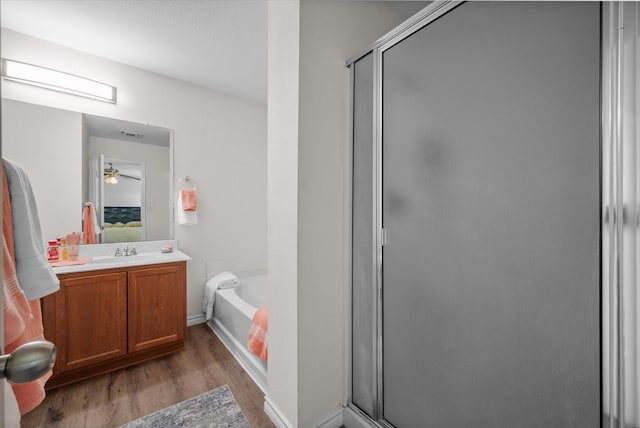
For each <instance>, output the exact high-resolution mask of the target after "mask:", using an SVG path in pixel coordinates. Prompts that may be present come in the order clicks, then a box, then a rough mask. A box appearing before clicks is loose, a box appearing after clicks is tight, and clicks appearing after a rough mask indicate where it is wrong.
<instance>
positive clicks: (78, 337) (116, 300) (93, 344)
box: [55, 272, 127, 372]
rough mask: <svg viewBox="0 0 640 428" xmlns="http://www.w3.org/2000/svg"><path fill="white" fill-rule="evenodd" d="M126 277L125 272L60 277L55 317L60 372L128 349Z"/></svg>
mask: <svg viewBox="0 0 640 428" xmlns="http://www.w3.org/2000/svg"><path fill="white" fill-rule="evenodd" d="M126 281H127V277H126V273H124V272H120V273H106V274H94V275H86V276H79V277H76V278H69V279H63V280H61V281H60V291H58V293H56V321H55V322H56V333H57V334H56V336H57V337H56V339H57V343H56V345H57V346H58V365H57V367H58V370H59V371H60V372H64V371H67V370H72V369H76V368H79V367H84V366H88V365H91V364H94V363H98V362H101V361H105V360H108V359H111V358H114V357H118V356H121V355H125V354H126V353H127V336H126V323H127V312H126V308H127V302H126V297H127V296H126V290H127V283H126Z"/></svg>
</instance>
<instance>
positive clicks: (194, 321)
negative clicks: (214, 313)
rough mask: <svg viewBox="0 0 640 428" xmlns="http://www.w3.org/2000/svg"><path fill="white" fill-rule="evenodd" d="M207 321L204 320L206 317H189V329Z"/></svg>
mask: <svg viewBox="0 0 640 428" xmlns="http://www.w3.org/2000/svg"><path fill="white" fill-rule="evenodd" d="M205 322H207V320H205V319H204V315H193V316H190V317H187V327H191V326H192V325H196V324H204V323H205Z"/></svg>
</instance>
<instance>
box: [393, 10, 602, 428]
mask: <svg viewBox="0 0 640 428" xmlns="http://www.w3.org/2000/svg"><path fill="white" fill-rule="evenodd" d="M599 29H600V6H599V4H598V3H595V2H593V3H581V2H569V3H558V2H531V3H529V2H495V3H493V2H469V3H464V4H462V5H461V6H459V7H457V8H455V9H453V10H452V11H450V12H448V13H447V14H445V15H444V16H442V17H440V18H438V19H437V20H435V21H434V22H431V23H429V24H428V25H426V26H425V27H423V28H422V29H421V30H419V31H418V32H416V33H414V34H412V35H410V36H408V37H407V38H405V39H404V40H402V41H400V42H399V43H397V44H395V45H393V46H391V47H388V48H385V50H384V51H383V52H382V226H383V227H384V228H385V229H386V231H387V236H388V239H387V243H386V244H385V246H384V247H383V250H382V260H383V261H382V272H383V275H382V300H383V309H382V311H383V316H382V319H383V345H382V355H383V397H382V399H383V415H382V416H383V419H384V420H386V421H388V422H389V423H390V424H392V425H394V426H396V427H398V428H409V427H467V426H468V427H471V426H473V427H509V428H511V427H515V426H517V427H563V428H566V427H580V428H583V427H598V426H599V425H600V174H599V167H600V99H599V96H600V87H599V85H600V30H599Z"/></svg>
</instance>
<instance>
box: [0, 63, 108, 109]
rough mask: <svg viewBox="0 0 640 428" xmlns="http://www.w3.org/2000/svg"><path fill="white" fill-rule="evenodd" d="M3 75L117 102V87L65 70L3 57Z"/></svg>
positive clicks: (26, 82) (21, 81)
mask: <svg viewBox="0 0 640 428" xmlns="http://www.w3.org/2000/svg"><path fill="white" fill-rule="evenodd" d="M2 77H4V78H5V79H6V80H10V81H13V82H18V83H24V84H27V85H32V86H37V87H40V88H45V89H51V90H54V91H58V92H64V93H67V94H72V95H78V96H81V97H86V98H91V99H94V100H99V101H104V102H108V103H112V104H115V103H116V92H117V90H116V88H115V87H114V86H110V85H107V84H105V83H100V82H96V81H95V80H91V79H87V78H84V77H80V76H76V75H73V74H69V73H65V72H64V71H58V70H53V69H50V68H45V67H40V66H38V65H33V64H27V63H25V62H20V61H14V60H12V59H6V58H2Z"/></svg>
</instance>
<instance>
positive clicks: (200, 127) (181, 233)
mask: <svg viewBox="0 0 640 428" xmlns="http://www.w3.org/2000/svg"><path fill="white" fill-rule="evenodd" d="M1 42H2V45H1V51H2V56H3V57H5V58H11V59H15V60H18V61H24V62H29V63H34V64H39V65H42V66H45V67H49V68H54V69H58V70H62V71H67V72H71V73H73V74H78V75H81V76H84V77H88V78H91V79H94V80H97V81H101V82H105V83H108V84H111V85H114V86H117V88H118V102H117V104H108V103H103V102H99V101H93V100H89V99H84V98H80V97H75V96H72V95H67V94H62V93H57V92H53V91H48V90H44V89H40V88H35V87H30V86H26V85H22V84H19V83H14V82H8V81H5V80H4V79H3V80H2V97H3V98H7V99H13V100H19V101H24V102H28V103H33V104H41V105H45V106H50V107H55V108H60V109H64V110H70V111H76V112H85V113H89V114H93V115H99V116H106V117H111V118H116V119H122V120H128V121H132V122H140V123H148V124H150V125H155V126H161V127H165V128H170V129H173V130H174V171H175V179H176V180H177V179H179V178H180V177H183V176H185V175H189V176H191V177H192V178H193V179H194V180H195V181H196V183H197V184H198V202H199V203H198V219H199V224H198V225H196V226H178V225H176V227H175V238H176V239H178V241H179V245H180V249H182V250H183V251H185V252H186V253H187V254H189V255H190V256H191V257H192V258H193V260H192V261H190V262H189V263H188V285H187V314H188V316H189V317H197V316H200V315H201V312H200V311H201V305H202V291H203V287H204V279H205V265H206V263H207V262H210V263H209V265H210V266H211V267H212V268H215V269H223V268H225V266H228V265H230V264H231V265H233V266H234V268H235V269H243V270H251V269H260V268H264V267H265V266H266V251H267V246H266V235H267V233H266V230H267V221H266V212H267V209H266V205H267V193H266V191H267V187H266V177H267V173H266V159H267V155H266V136H267V115H266V106H265V105H262V104H257V103H254V102H250V101H246V100H243V99H240V98H237V97H231V96H226V95H222V94H219V93H217V92H214V91H211V90H207V89H204V88H201V87H198V86H195V85H191V84H188V83H185V82H181V81H177V80H174V79H169V78H166V77H163V76H160V75H157V74H153V73H149V72H146V71H143V70H140V69H137V68H133V67H129V66H126V65H123V64H119V63H114V62H111V61H107V60H104V59H101V58H98V57H95V56H92V55H88V54H85V53H82V52H79V51H75V50H71V49H67V48H63V47H61V46H57V45H54V44H51V43H47V42H44V41H42V40H38V39H34V38H32V37H28V36H25V35H22V34H20V33H16V32H13V31H9V30H6V29H4V28H3V29H2V40H1ZM168 60H170V58H168ZM3 115H4V112H3ZM3 120H4V118H3ZM79 126H80V125H79ZM80 135H82V134H81V133H80ZM79 144H81V143H79ZM79 147H80V146H79ZM45 150H47V151H50V150H55V147H47V146H46V144H45V145H43V146H42V147H39V148H38V155H37V156H38V159H40V156H39V153H41V152H42V151H45ZM64 156H68V157H69V159H71V160H72V161H71V162H72V164H73V165H74V166H73V168H78V174H77V175H76V177H79V176H80V169H81V160H80V159H81V148H78V151H77V153H75V152H66V153H64ZM34 157H35V156H34ZM42 162H43V163H46V162H45V160H44V157H43V160H42ZM76 165H77V167H76ZM29 172H30V175H31V176H32V177H31V178H32V180H33V181H34V183H37V182H39V181H40V180H44V179H46V177H48V174H49V173H48V172H47V171H46V169H45V168H38V169H37V170H35V171H29ZM69 186H71V187H68V189H70V188H72V189H74V190H73V192H76V190H75V187H76V186H78V189H79V190H78V191H77V193H78V195H77V198H76V197H75V196H74V199H73V200H74V201H75V200H77V201H78V203H79V201H81V198H82V194H81V192H82V191H81V188H80V186H81V183H80V182H79V180H78V182H77V183H76V182H73V183H69ZM35 191H36V194H37V195H41V194H43V193H45V192H46V191H45V190H42V189H41V188H39V186H38V188H36V189H35ZM50 194H54V193H50ZM38 197H41V196H38ZM69 203H71V202H69ZM65 205H66V204H65ZM39 208H40V207H39ZM43 208H44V207H43ZM80 213H81V212H80ZM52 215H55V213H53V214H52ZM67 217H68V216H65V217H64V218H60V221H61V222H62V221H67V220H68V218H67ZM80 220H81V215H80V214H78V215H77V219H74V220H73V221H74V222H75V223H74V225H70V226H65V227H64V230H69V229H72V230H74V229H75V230H79V229H78V228H79V227H80V224H81V223H80Z"/></svg>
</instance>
